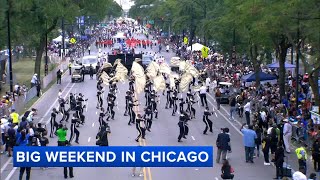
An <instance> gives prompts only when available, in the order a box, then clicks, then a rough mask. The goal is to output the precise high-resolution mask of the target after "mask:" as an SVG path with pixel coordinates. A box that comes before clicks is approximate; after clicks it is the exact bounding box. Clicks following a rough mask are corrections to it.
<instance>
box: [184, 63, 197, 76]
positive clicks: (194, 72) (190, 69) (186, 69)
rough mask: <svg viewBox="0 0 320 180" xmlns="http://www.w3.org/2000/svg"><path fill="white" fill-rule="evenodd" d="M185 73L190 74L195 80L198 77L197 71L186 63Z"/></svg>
mask: <svg viewBox="0 0 320 180" xmlns="http://www.w3.org/2000/svg"><path fill="white" fill-rule="evenodd" d="M185 72H188V73H190V74H191V75H192V76H193V77H195V78H197V77H198V76H199V71H198V70H197V69H196V68H195V67H194V66H193V65H192V64H190V63H186V66H185Z"/></svg>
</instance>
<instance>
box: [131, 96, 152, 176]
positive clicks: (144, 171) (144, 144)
mask: <svg viewBox="0 0 320 180" xmlns="http://www.w3.org/2000/svg"><path fill="white" fill-rule="evenodd" d="M137 97H138V94H137V92H136V91H135V92H134V100H135V101H136V100H138V98H137ZM138 102H139V101H138ZM134 108H135V112H136V115H137V114H139V113H140V105H138V106H135V107H134ZM142 142H143V143H141V142H140V140H139V145H140V146H146V141H145V139H142ZM147 170H148V175H149V180H152V174H151V170H150V167H147ZM147 170H146V167H143V179H144V180H147Z"/></svg>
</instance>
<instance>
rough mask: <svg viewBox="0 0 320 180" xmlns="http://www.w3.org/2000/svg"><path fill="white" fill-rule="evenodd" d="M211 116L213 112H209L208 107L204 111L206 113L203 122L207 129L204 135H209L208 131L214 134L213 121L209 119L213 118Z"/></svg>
mask: <svg viewBox="0 0 320 180" xmlns="http://www.w3.org/2000/svg"><path fill="white" fill-rule="evenodd" d="M211 115H212V112H209V107H206V109H205V110H204V113H203V122H204V123H205V125H206V128H205V129H204V131H203V134H207V131H208V129H209V131H210V132H213V131H212V121H211V120H210V119H209V116H211Z"/></svg>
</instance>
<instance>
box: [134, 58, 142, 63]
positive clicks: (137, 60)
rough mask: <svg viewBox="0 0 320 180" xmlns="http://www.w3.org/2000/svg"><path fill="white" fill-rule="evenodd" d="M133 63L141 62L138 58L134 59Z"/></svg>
mask: <svg viewBox="0 0 320 180" xmlns="http://www.w3.org/2000/svg"><path fill="white" fill-rule="evenodd" d="M134 61H135V62H140V61H142V60H141V59H140V58H135V59H134Z"/></svg>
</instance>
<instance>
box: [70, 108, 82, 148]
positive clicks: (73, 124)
mask: <svg viewBox="0 0 320 180" xmlns="http://www.w3.org/2000/svg"><path fill="white" fill-rule="evenodd" d="M78 123H79V119H78V117H77V114H76V113H74V114H73V117H72V119H71V125H70V130H71V134H70V139H69V143H71V142H72V141H73V139H74V135H76V140H75V142H76V143H77V144H79V136H80V132H79V130H78V129H77V128H76V124H78Z"/></svg>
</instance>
